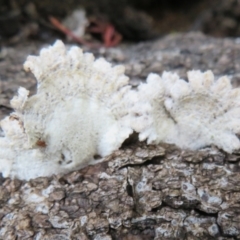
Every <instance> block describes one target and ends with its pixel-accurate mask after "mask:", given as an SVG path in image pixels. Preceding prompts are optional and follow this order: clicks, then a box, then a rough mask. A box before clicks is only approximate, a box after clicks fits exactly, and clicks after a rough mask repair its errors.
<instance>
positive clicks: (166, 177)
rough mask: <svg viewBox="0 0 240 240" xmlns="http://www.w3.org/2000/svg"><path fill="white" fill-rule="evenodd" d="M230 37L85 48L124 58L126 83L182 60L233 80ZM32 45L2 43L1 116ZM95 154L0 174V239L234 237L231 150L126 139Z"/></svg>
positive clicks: (239, 173)
mask: <svg viewBox="0 0 240 240" xmlns="http://www.w3.org/2000/svg"><path fill="white" fill-rule="evenodd" d="M238 42H239V40H238V39H214V38H209V37H205V36H203V35H201V34H187V35H170V36H167V37H166V38H163V39H159V40H157V41H154V42H147V43H142V44H138V45H132V46H129V45H123V46H121V47H119V48H114V49H107V50H105V49H100V50H96V51H95V54H97V55H98V56H104V57H106V58H107V59H108V60H109V61H111V62H113V63H117V64H118V63H121V64H124V65H125V66H126V69H127V75H129V76H130V77H131V79H132V80H131V83H132V84H133V85H136V84H138V83H139V82H140V81H144V79H145V78H146V75H147V74H148V73H149V72H157V73H161V72H162V71H163V70H171V71H176V72H178V73H179V74H180V75H181V76H182V77H185V74H186V71H187V70H189V69H192V68H194V69H201V70H207V69H212V70H213V72H214V74H215V75H217V76H218V75H224V74H228V75H232V76H233V83H234V84H236V85H238V81H239V78H240V77H239V76H240V75H239V73H240V65H239V58H240V45H239V43H238ZM39 48H40V44H39V45H35V44H28V46H26V45H25V46H17V47H16V48H15V49H13V48H5V50H4V49H3V50H4V51H5V53H6V54H5V55H3V59H2V61H1V62H0V72H1V81H0V84H1V85H0V86H1V91H2V92H1V98H0V101H1V102H0V105H1V106H0V110H1V111H2V112H1V117H2V116H4V115H5V114H6V113H7V111H6V112H4V110H6V109H7V107H9V105H8V101H9V99H10V98H11V97H12V95H13V94H14V93H15V92H16V90H17V86H19V85H22V86H24V87H27V88H31V89H32V90H33V91H34V79H33V77H32V76H31V75H27V74H26V73H24V72H23V71H22V70H21V69H22V67H21V65H22V63H23V61H24V59H25V57H26V56H27V55H28V54H37V52H38V50H39ZM3 53H4V52H3ZM4 107H5V108H4ZM105 160H106V162H104V163H101V164H98V165H95V166H89V167H87V168H85V169H82V170H80V171H75V172H72V173H70V174H67V175H65V176H61V175H59V176H53V177H51V178H38V179H35V180H31V181H28V182H26V181H19V180H10V179H0V183H1V185H0V219H1V221H0V239H4V240H5V239H7V240H8V239H9V240H12V239H106V240H107V239H125V240H127V239H134V240H135V239H139V240H140V239H221V240H223V239H240V217H239V212H240V200H239V199H240V168H239V153H235V154H232V155H229V154H225V153H224V152H222V151H219V150H217V149H215V148H208V149H203V150H199V151H184V150H181V149H178V148H176V147H174V146H170V145H158V146H154V145H151V146H147V145H146V144H145V143H137V142H136V143H132V144H130V145H126V146H125V147H124V148H123V149H121V150H119V151H116V152H115V153H114V154H112V155H111V156H109V157H107V158H106V159H105Z"/></svg>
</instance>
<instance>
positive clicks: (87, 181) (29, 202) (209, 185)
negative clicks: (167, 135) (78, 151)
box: [0, 143, 240, 239]
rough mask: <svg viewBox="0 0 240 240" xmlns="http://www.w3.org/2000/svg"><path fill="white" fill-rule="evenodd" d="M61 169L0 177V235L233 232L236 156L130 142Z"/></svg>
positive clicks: (239, 220) (239, 206)
mask: <svg viewBox="0 0 240 240" xmlns="http://www.w3.org/2000/svg"><path fill="white" fill-rule="evenodd" d="M106 161H107V162H104V163H101V164H98V165H95V166H89V167H87V168H85V169H83V170H80V171H76V172H73V173H70V174H67V175H64V176H54V177H51V178H38V179H35V180H30V181H29V182H25V181H19V180H10V179H2V184H1V187H0V204H1V209H0V218H1V223H0V239H238V238H240V217H239V212H240V201H239V199H240V184H239V183H240V169H239V156H238V155H234V154H233V155H226V154H224V153H223V152H221V151H219V150H217V149H215V148H208V149H204V150H199V151H184V150H180V149H178V148H176V147H174V146H171V145H158V146H153V145H151V146H146V145H145V144H144V143H142V144H139V143H135V144H132V145H129V146H127V147H125V148H123V149H121V150H118V151H116V152H115V153H114V154H112V155H111V156H109V157H107V158H106Z"/></svg>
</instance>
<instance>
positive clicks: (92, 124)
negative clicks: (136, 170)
mask: <svg viewBox="0 0 240 240" xmlns="http://www.w3.org/2000/svg"><path fill="white" fill-rule="evenodd" d="M24 68H25V70H27V71H31V72H32V73H33V74H34V75H35V77H36V79H37V82H38V89H37V93H36V94H35V95H33V96H31V97H28V94H29V92H28V90H26V89H24V88H19V91H18V96H16V97H14V98H13V99H12V101H11V105H12V107H13V108H14V109H15V112H14V113H12V114H11V115H10V116H8V117H6V118H5V119H3V120H2V121H1V128H2V129H3V132H4V136H3V137H1V136H0V172H2V174H3V176H4V177H11V178H20V179H26V180H28V179H31V178H36V177H39V176H50V175H52V174H57V173H61V172H63V173H65V172H68V171H71V170H76V169H79V168H82V167H84V166H86V165H87V164H94V163H96V161H94V155H100V156H106V155H108V154H110V153H112V152H113V151H114V150H116V149H118V148H119V147H120V146H121V144H122V143H123V141H124V140H125V139H127V138H128V136H129V135H130V134H131V133H132V132H133V130H134V131H136V132H138V133H139V140H140V141H142V140H147V142H148V143H156V144H157V143H160V142H167V143H173V144H176V145H177V146H179V147H181V148H186V149H198V148H201V147H205V146H208V145H216V146H217V147H219V148H221V149H223V150H224V151H226V152H229V153H231V152H233V151H234V150H237V149H239V148H240V141H239V139H238V137H237V136H236V134H237V133H239V132H240V121H239V118H240V107H239V102H240V101H239V100H240V89H239V88H236V89H232V86H231V84H230V80H229V79H228V78H227V77H222V78H220V79H218V80H216V81H215V80H214V76H213V74H212V72H211V71H207V72H205V73H202V72H200V71H191V72H189V73H188V79H189V82H186V81H184V80H182V79H180V78H179V77H178V75H176V74H172V73H167V72H165V73H163V75H162V77H160V76H158V75H156V74H150V75H149V76H148V78H147V83H145V84H141V85H140V86H139V87H138V89H137V91H135V90H131V87H130V85H129V80H128V77H126V76H125V75H124V67H123V66H116V67H112V66H111V65H110V63H108V62H107V61H105V60H104V59H102V58H101V59H98V60H94V57H93V55H92V54H90V53H85V54H83V53H82V51H81V49H80V48H78V47H72V48H71V49H70V50H69V51H67V50H66V48H65V46H64V44H63V43H62V42H61V41H57V42H56V43H55V44H54V45H53V46H51V47H49V48H46V49H43V50H41V52H40V56H39V57H35V56H29V57H28V59H27V61H26V62H25V64H24Z"/></svg>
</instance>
